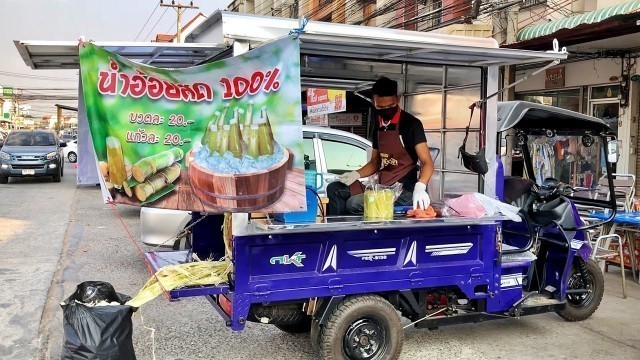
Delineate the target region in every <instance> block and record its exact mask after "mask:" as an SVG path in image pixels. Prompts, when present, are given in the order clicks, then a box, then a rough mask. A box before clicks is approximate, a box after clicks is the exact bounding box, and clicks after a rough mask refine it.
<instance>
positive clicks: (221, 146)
mask: <svg viewBox="0 0 640 360" xmlns="http://www.w3.org/2000/svg"><path fill="white" fill-rule="evenodd" d="M230 129H231V126H229V125H223V126H222V131H218V132H219V133H220V142H219V143H218V153H219V154H220V156H224V154H226V153H227V151H228V150H229V133H230V132H231V130H230Z"/></svg>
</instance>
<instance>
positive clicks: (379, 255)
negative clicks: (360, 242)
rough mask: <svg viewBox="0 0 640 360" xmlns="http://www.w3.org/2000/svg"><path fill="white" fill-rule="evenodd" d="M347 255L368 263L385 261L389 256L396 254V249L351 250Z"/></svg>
mask: <svg viewBox="0 0 640 360" xmlns="http://www.w3.org/2000/svg"><path fill="white" fill-rule="evenodd" d="M347 254H349V255H351V256H355V257H359V258H360V259H362V260H366V261H374V260H385V259H386V258H387V256H389V255H395V254H396V248H384V249H368V250H351V251H347Z"/></svg>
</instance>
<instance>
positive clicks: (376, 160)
mask: <svg viewBox="0 0 640 360" xmlns="http://www.w3.org/2000/svg"><path fill="white" fill-rule="evenodd" d="M378 170H380V152H378V150H376V149H371V160H369V162H368V163H366V164H365V165H364V166H363V167H361V168H360V169H359V170H358V174H360V177H367V176H371V175H373V174H375V173H377V172H378Z"/></svg>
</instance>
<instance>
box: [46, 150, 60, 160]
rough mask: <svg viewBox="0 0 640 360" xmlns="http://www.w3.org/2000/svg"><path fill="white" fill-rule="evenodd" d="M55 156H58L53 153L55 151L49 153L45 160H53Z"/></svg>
mask: <svg viewBox="0 0 640 360" xmlns="http://www.w3.org/2000/svg"><path fill="white" fill-rule="evenodd" d="M56 156H58V153H57V152H55V151H54V152H50V153H48V154H47V160H53V159H55V158H56Z"/></svg>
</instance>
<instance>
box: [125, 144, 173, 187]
mask: <svg viewBox="0 0 640 360" xmlns="http://www.w3.org/2000/svg"><path fill="white" fill-rule="evenodd" d="M183 156H184V152H183V151H182V149H180V148H173V149H169V150H167V151H163V152H161V153H158V154H155V155H152V156H149V157H146V158H142V159H140V161H138V162H137V163H135V164H134V165H133V167H132V168H131V174H132V175H133V177H134V178H135V179H136V180H137V181H138V182H143V181H145V180H147V178H148V177H149V176H151V175H153V174H155V173H157V172H158V171H159V170H162V169H164V168H166V167H167V166H169V165H171V164H173V163H174V162H176V161H180V160H181V159H182V157H183Z"/></svg>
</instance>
